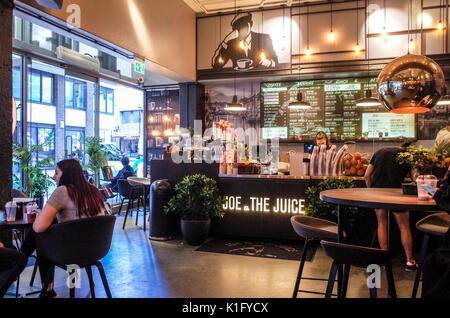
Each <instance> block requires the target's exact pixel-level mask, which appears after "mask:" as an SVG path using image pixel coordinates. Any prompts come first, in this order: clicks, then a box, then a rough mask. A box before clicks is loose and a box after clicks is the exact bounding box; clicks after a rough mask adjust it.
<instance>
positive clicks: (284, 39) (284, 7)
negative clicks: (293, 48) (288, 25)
mask: <svg viewBox="0 0 450 318" xmlns="http://www.w3.org/2000/svg"><path fill="white" fill-rule="evenodd" d="M285 9H286V5H285V4H283V39H282V40H281V52H284V51H286V46H287V43H286V34H285V32H286V31H285V25H284V19H285V15H286V14H285V12H284V11H285Z"/></svg>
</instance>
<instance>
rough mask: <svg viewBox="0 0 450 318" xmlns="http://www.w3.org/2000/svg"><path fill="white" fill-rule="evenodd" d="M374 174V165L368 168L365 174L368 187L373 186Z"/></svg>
mask: <svg viewBox="0 0 450 318" xmlns="http://www.w3.org/2000/svg"><path fill="white" fill-rule="evenodd" d="M372 173H373V164H370V165H369V166H367V170H366V173H365V174H364V181H366V187H368V188H370V187H371V185H372Z"/></svg>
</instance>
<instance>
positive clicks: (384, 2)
mask: <svg viewBox="0 0 450 318" xmlns="http://www.w3.org/2000/svg"><path fill="white" fill-rule="evenodd" d="M383 7H384V27H385V28H386V0H383Z"/></svg>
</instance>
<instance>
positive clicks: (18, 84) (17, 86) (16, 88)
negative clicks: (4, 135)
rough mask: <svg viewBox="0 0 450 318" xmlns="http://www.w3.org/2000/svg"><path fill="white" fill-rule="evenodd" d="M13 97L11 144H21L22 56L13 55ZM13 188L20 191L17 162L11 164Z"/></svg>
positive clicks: (20, 178) (19, 172)
mask: <svg viewBox="0 0 450 318" xmlns="http://www.w3.org/2000/svg"><path fill="white" fill-rule="evenodd" d="M12 60H13V78H12V79H13V96H14V101H15V109H13V114H14V111H15V114H16V116H15V117H16V120H17V123H16V130H15V132H14V135H13V143H15V144H19V145H20V144H21V143H22V125H21V123H22V121H21V120H22V56H20V55H16V54H13V56H12ZM12 174H13V181H14V182H13V187H14V188H16V189H20V187H21V182H22V181H21V180H22V173H21V170H20V166H19V164H18V163H17V162H14V163H13V171H12Z"/></svg>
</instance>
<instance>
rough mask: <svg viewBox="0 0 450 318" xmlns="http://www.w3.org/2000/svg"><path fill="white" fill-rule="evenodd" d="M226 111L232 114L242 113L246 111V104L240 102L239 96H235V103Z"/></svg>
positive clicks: (226, 108)
mask: <svg viewBox="0 0 450 318" xmlns="http://www.w3.org/2000/svg"><path fill="white" fill-rule="evenodd" d="M224 109H225V110H226V111H230V112H242V111H245V110H246V108H245V106H244V104H242V103H239V102H238V99H237V95H234V96H233V101H232V102H231V103H230V104H227V105H226V106H225V108H224Z"/></svg>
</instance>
